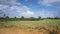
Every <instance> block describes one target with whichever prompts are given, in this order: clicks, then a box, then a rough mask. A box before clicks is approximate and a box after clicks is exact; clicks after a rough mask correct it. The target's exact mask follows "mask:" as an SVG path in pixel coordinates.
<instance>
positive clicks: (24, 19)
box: [0, 14, 60, 21]
mask: <svg viewBox="0 0 60 34" xmlns="http://www.w3.org/2000/svg"><path fill="white" fill-rule="evenodd" d="M0 19H4V20H22V21H26V20H28V21H38V20H43V19H60V18H58V17H54V18H52V17H47V18H41V17H40V16H38V18H35V17H29V18H25V17H24V16H21V17H20V18H17V17H14V18H10V17H9V16H6V14H4V16H3V17H0Z"/></svg>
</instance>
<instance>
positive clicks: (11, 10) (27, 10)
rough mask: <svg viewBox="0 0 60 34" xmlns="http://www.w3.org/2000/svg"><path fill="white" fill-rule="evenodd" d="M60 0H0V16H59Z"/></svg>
mask: <svg viewBox="0 0 60 34" xmlns="http://www.w3.org/2000/svg"><path fill="white" fill-rule="evenodd" d="M59 3H60V0H0V17H2V16H3V14H4V13H5V14H6V15H7V16H9V17H15V16H16V17H21V16H24V17H38V16H41V17H42V18H46V17H60V4H59Z"/></svg>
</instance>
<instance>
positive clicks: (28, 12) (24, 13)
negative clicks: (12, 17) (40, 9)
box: [22, 10, 34, 17]
mask: <svg viewBox="0 0 60 34" xmlns="http://www.w3.org/2000/svg"><path fill="white" fill-rule="evenodd" d="M22 15H23V16H25V17H32V16H33V15H34V12H32V11H29V10H28V11H26V12H23V13H22Z"/></svg>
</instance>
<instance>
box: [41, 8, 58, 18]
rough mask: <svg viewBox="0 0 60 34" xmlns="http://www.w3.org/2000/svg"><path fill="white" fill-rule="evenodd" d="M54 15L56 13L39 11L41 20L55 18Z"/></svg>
mask: <svg viewBox="0 0 60 34" xmlns="http://www.w3.org/2000/svg"><path fill="white" fill-rule="evenodd" d="M56 13H57V12H53V11H46V10H45V9H43V10H42V11H40V16H41V17H42V18H46V17H55V16H57V14H56Z"/></svg>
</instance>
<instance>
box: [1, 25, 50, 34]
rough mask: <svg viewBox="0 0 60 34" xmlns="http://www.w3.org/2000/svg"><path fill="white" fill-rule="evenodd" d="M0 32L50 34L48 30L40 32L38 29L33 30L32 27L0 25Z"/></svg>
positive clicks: (10, 33) (5, 33)
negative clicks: (21, 27)
mask: <svg viewBox="0 0 60 34" xmlns="http://www.w3.org/2000/svg"><path fill="white" fill-rule="evenodd" d="M0 34H49V33H48V31H46V30H44V31H43V32H39V31H38V29H35V30H33V31H32V32H31V31H30V29H25V30H24V29H20V28H16V27H9V28H6V27H3V26H0Z"/></svg>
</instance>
